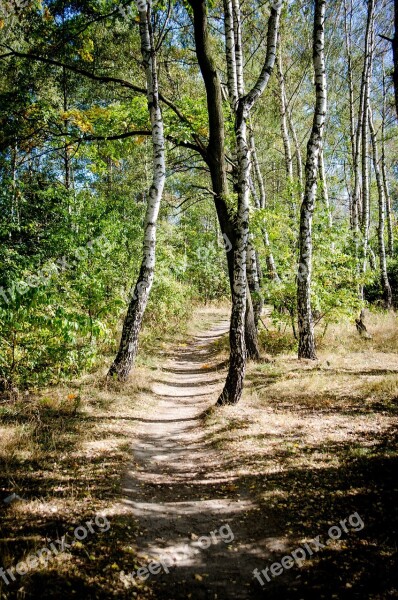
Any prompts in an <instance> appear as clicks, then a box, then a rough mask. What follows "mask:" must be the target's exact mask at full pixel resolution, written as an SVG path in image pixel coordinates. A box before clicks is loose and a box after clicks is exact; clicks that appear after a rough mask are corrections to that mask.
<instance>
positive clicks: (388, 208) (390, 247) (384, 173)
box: [381, 58, 394, 258]
mask: <svg viewBox="0 0 398 600" xmlns="http://www.w3.org/2000/svg"><path fill="white" fill-rule="evenodd" d="M386 115H387V89H386V72H385V67H384V58H383V110H382V117H381V172H382V176H383V186H384V195H385V199H386V216H387V232H388V255H389V256H390V257H391V258H392V256H393V254H394V230H393V218H392V217H393V214H392V206H391V194H390V186H389V184H388V177H387V165H386V144H385V137H386V118H387V117H386Z"/></svg>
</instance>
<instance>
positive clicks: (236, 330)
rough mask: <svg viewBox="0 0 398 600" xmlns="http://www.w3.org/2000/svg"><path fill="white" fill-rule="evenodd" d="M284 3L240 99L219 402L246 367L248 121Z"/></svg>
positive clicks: (234, 397) (227, 400) (239, 382)
mask: <svg viewBox="0 0 398 600" xmlns="http://www.w3.org/2000/svg"><path fill="white" fill-rule="evenodd" d="M281 4H282V3H278V4H276V5H274V6H273V7H272V8H271V14H270V18H269V21H268V32H267V53H266V57H265V62H264V65H263V68H262V70H261V73H260V75H259V77H258V79H257V81H256V83H255V85H254V86H253V88H252V89H251V90H250V92H249V93H248V94H247V95H245V96H243V97H241V98H240V99H239V102H238V107H237V111H236V122H235V135H236V141H237V162H238V213H237V219H236V226H235V227H236V247H235V252H234V286H233V301H232V314H231V326H230V347H231V352H230V363H229V369H228V375H227V379H226V382H225V385H224V389H223V391H222V393H221V395H220V397H219V399H218V402H217V403H218V404H220V405H222V404H236V403H237V402H239V400H240V398H241V395H242V390H243V381H244V376H245V370H246V345H245V335H244V331H245V310H246V289H247V278H246V252H247V242H248V236H249V189H250V168H251V159H250V148H249V136H248V132H247V121H248V118H249V115H250V111H251V109H252V108H253V106H254V105H255V104H256V102H257V101H258V99H259V98H260V96H261V95H262V94H263V92H264V90H265V88H266V86H267V84H268V81H269V78H270V76H271V73H272V71H273V68H274V65H275V59H276V44H277V37H278V30H279V20H280V13H281Z"/></svg>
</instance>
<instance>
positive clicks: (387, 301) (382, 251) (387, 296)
mask: <svg viewBox="0 0 398 600" xmlns="http://www.w3.org/2000/svg"><path fill="white" fill-rule="evenodd" d="M368 118H369V129H370V137H371V140H372V149H373V167H374V172H375V175H376V183H377V191H378V197H379V227H378V241H379V260H380V275H381V286H382V290H383V297H384V305H385V307H386V308H387V309H390V308H391V305H392V293H391V286H390V282H389V280H388V272H387V259H386V246H385V241H384V229H385V213H386V197H385V194H384V185H383V178H382V175H381V172H380V166H379V151H378V147H377V138H376V131H375V128H374V125H373V116H372V110H371V108H370V106H369V110H368Z"/></svg>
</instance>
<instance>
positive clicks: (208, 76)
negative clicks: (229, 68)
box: [189, 0, 259, 358]
mask: <svg viewBox="0 0 398 600" xmlns="http://www.w3.org/2000/svg"><path fill="white" fill-rule="evenodd" d="M189 4H190V5H191V7H192V10H193V19H194V35H195V47H196V56H197V59H198V63H199V68H200V71H201V73H202V77H203V82H204V84H205V88H206V99H207V111H208V118H209V144H208V146H207V149H206V152H205V154H204V159H205V161H206V163H207V165H208V167H209V170H210V176H211V182H212V189H213V192H214V203H215V207H216V211H217V216H218V221H219V224H220V228H221V232H222V233H223V234H225V235H226V236H227V237H228V239H229V240H230V242H231V244H232V249H234V248H235V244H236V232H235V228H234V225H233V222H232V219H231V216H230V213H229V209H228V206H227V204H226V198H227V197H228V195H229V189H228V181H227V169H226V162H225V127H224V113H223V95H222V90H221V84H220V80H219V77H218V73H217V68H216V65H215V61H214V59H213V55H212V47H211V43H210V39H209V34H208V30H209V28H208V22H207V6H206V1H205V0H189ZM236 93H237V92H236ZM227 263H228V272H229V280H230V285H231V295H232V297H233V265H234V259H233V251H230V252H227ZM247 313H248V314H247V318H246V323H247V328H246V340H247V347H248V350H249V352H250V356H251V357H252V358H258V357H259V349H258V341H257V330H256V327H255V326H252V324H253V323H254V314H253V306H252V304H251V302H250V301H249V299H248V301H247Z"/></svg>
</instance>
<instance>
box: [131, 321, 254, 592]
mask: <svg viewBox="0 0 398 600" xmlns="http://www.w3.org/2000/svg"><path fill="white" fill-rule="evenodd" d="M227 330H228V321H227V320H226V318H224V317H220V314H219V313H218V314H215V315H214V316H213V325H212V327H211V329H210V330H208V331H204V332H202V333H200V334H199V335H197V336H195V337H194V338H193V339H192V342H191V343H189V344H188V347H179V348H178V349H177V350H176V352H175V353H174V355H171V356H170V357H169V359H168V360H167V361H166V363H165V365H164V368H163V369H162V376H161V379H160V380H159V381H157V382H156V383H155V385H154V387H153V392H154V393H155V394H156V396H157V397H158V403H157V406H158V408H157V410H156V413H155V414H153V415H152V416H149V418H148V420H146V421H145V422H143V423H142V425H141V426H140V430H139V441H138V443H137V445H136V447H135V451H134V460H135V465H134V468H132V470H131V471H130V472H129V473H128V475H127V478H126V480H125V482H124V493H125V494H126V499H125V504H126V505H127V507H128V510H129V511H130V512H131V514H132V515H133V516H134V517H135V519H136V520H137V521H138V524H139V530H140V531H141V532H142V537H141V538H140V547H139V550H140V554H141V556H140V559H139V561H137V562H139V564H138V565H137V564H136V567H140V566H144V567H145V566H147V565H148V563H149V561H150V560H151V559H153V558H154V559H157V560H159V561H161V562H162V563H164V565H166V567H167V568H166V570H168V571H169V573H166V572H165V570H164V569H163V568H162V570H161V572H160V573H159V574H157V575H151V576H150V580H149V579H148V582H147V584H148V585H149V587H150V588H152V589H154V591H155V597H157V598H167V599H168V600H172V599H173V598H191V597H192V598H194V599H196V598H212V599H214V598H218V599H220V598H237V599H238V598H239V599H244V598H249V597H252V595H251V594H250V592H249V587H250V585H251V581H252V578H253V576H252V574H251V571H250V565H249V564H248V561H247V556H246V557H245V561H244V562H245V564H242V556H241V552H240V551H238V549H240V550H242V545H241V542H242V540H241V537H242V536H241V532H242V523H243V521H244V519H243V518H242V515H243V514H246V513H247V511H250V509H251V508H253V507H252V506H251V502H250V499H249V498H248V497H245V496H246V494H245V493H244V492H242V493H239V490H238V491H237V490H236V488H235V486H234V485H233V482H232V477H231V476H230V475H229V474H228V473H225V472H223V471H221V472H220V471H219V470H218V469H221V463H222V461H220V457H219V455H218V452H217V450H216V449H214V448H212V446H211V444H210V440H208V439H207V438H206V431H205V430H204V429H203V427H201V418H202V414H203V411H204V410H206V409H207V408H209V407H210V406H212V405H213V404H214V402H215V399H216V398H217V393H218V392H219V391H221V388H222V385H223V381H224V377H225V365H220V364H217V359H216V353H215V350H214V341H215V340H217V339H218V338H219V337H220V336H222V335H224V334H225V333H226V332H227ZM211 532H213V534H212V533H211ZM202 536H205V537H204V538H203V537H202ZM232 537H233V538H234V539H233V540H232ZM244 538H245V539H246V540H247V536H246V535H245V536H244ZM207 546H208V547H207ZM253 558H254V557H253ZM132 570H133V569H132ZM135 581H138V580H135ZM126 585H128V584H126Z"/></svg>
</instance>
